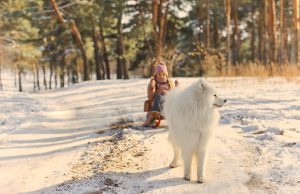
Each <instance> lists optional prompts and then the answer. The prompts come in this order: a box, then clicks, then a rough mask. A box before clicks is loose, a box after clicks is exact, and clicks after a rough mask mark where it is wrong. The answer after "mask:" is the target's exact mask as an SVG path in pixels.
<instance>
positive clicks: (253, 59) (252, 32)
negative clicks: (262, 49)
mask: <svg viewBox="0 0 300 194" xmlns="http://www.w3.org/2000/svg"><path fill="white" fill-rule="evenodd" d="M256 3H257V1H252V3H251V21H252V22H251V61H252V62H254V61H255V27H256V26H255V18H254V14H255V7H256V5H257V4H256Z"/></svg>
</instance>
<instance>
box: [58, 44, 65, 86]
mask: <svg viewBox="0 0 300 194" xmlns="http://www.w3.org/2000/svg"><path fill="white" fill-rule="evenodd" d="M62 53H64V50H63V51H62ZM65 56H66V55H63V56H62V57H61V60H60V65H59V79H60V87H61V88H63V87H65V74H66V73H65V67H66V60H65Z"/></svg>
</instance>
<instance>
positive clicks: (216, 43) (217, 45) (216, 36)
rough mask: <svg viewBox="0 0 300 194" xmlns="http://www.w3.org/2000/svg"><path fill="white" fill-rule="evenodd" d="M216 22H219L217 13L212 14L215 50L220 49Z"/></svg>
mask: <svg viewBox="0 0 300 194" xmlns="http://www.w3.org/2000/svg"><path fill="white" fill-rule="evenodd" d="M218 20H219V17H218V13H214V47H215V48H216V49H217V48H219V47H220V36H219V25H218Z"/></svg>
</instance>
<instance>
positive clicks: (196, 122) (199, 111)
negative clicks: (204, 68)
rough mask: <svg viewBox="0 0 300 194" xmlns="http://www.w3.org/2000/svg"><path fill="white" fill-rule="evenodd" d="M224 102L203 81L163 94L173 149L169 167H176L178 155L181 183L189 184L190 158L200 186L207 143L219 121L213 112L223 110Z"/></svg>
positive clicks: (208, 84)
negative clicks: (182, 176)
mask: <svg viewBox="0 0 300 194" xmlns="http://www.w3.org/2000/svg"><path fill="white" fill-rule="evenodd" d="M225 102H226V100H224V99H222V98H219V97H218V96H217V94H216V90H215V88H214V87H213V86H212V85H211V84H210V83H208V82H206V81H204V79H199V80H198V81H197V82H196V83H194V84H192V85H191V86H189V87H187V88H185V89H181V88H180V87H178V88H175V89H173V90H172V91H170V92H169V93H168V94H167V96H166V98H165V104H164V114H165V118H166V120H167V124H168V126H169V130H170V134H169V139H170V141H171V143H172V146H173V149H174V159H173V161H172V162H171V164H170V167H171V168H174V167H176V166H177V165H178V160H179V156H180V152H181V154H182V158H183V163H184V179H186V180H190V174H191V163H192V158H193V156H195V157H196V158H197V166H198V172H197V179H198V182H199V183H203V182H204V176H205V164H206V156H207V149H208V143H209V140H210V139H211V137H212V136H213V132H214V129H215V128H216V126H217V124H218V121H219V112H218V110H217V109H216V108H218V107H221V106H223V105H224V103H225Z"/></svg>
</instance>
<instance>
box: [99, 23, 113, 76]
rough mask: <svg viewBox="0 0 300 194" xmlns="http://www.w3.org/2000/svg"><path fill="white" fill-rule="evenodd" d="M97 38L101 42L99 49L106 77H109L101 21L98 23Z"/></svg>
mask: <svg viewBox="0 0 300 194" xmlns="http://www.w3.org/2000/svg"><path fill="white" fill-rule="evenodd" d="M99 39H100V43H101V51H102V56H103V61H104V63H105V72H106V78H107V79H110V66H109V60H108V53H107V50H106V44H105V39H104V34H103V27H102V24H101V22H100V24H99Z"/></svg>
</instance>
